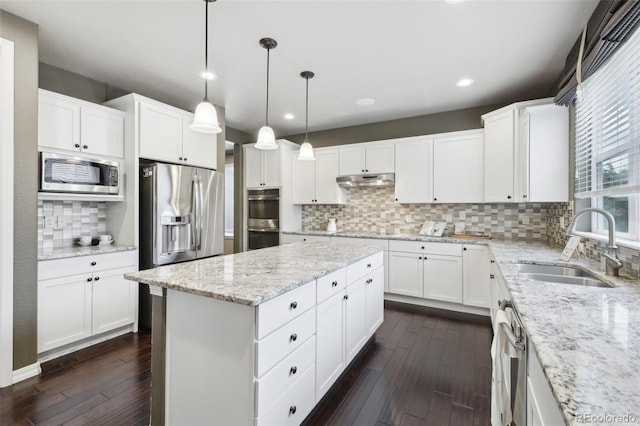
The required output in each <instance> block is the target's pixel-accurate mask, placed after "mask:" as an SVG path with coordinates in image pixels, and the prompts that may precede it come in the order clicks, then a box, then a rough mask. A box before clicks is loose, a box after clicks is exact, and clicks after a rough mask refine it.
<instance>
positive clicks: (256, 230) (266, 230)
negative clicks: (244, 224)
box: [247, 228, 280, 232]
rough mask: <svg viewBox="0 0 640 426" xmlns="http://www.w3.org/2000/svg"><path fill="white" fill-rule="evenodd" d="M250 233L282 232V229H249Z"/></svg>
mask: <svg viewBox="0 0 640 426" xmlns="http://www.w3.org/2000/svg"><path fill="white" fill-rule="evenodd" d="M247 231H249V232H280V228H248V229H247Z"/></svg>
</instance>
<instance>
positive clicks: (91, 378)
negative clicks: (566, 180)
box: [0, 305, 491, 426]
mask: <svg viewBox="0 0 640 426" xmlns="http://www.w3.org/2000/svg"><path fill="white" fill-rule="evenodd" d="M490 345H491V327H490V325H489V323H488V321H487V322H486V323H476V322H471V321H465V320H456V319H450V318H444V317H438V316H434V315H429V314H426V313H423V312H416V311H414V310H405V309H404V308H402V307H399V306H396V305H394V306H392V307H386V308H385V322H384V324H383V325H382V326H381V327H380V329H379V330H378V332H377V334H376V339H375V341H373V342H371V343H370V344H369V345H368V346H367V348H366V349H365V350H364V351H363V353H361V355H360V356H359V357H358V359H357V360H356V361H355V362H354V364H353V365H352V366H351V367H350V368H349V369H348V370H347V371H346V372H345V373H344V375H343V377H342V378H341V379H340V380H339V381H338V382H337V383H336V385H334V387H333V388H332V389H331V390H330V391H329V393H328V394H327V395H326V397H325V398H324V399H323V400H322V401H321V402H320V404H319V405H318V407H317V408H316V409H315V410H314V412H313V413H311V415H310V416H309V417H308V418H307V419H306V421H305V425H363V426H365V425H366V426H368V425H378V426H384V425H401V426H409V425H410V426H414V425H435V426H446V425H451V426H454V425H464V426H467V425H474V426H480V425H489V424H490V386H491V360H490V354H489V348H490ZM150 349H151V336H150V334H148V333H138V334H135V335H134V334H128V335H125V336H122V337H120V338H116V339H113V340H110V341H108V342H104V343H101V344H98V345H95V346H93V347H90V348H87V349H84V350H81V351H78V352H75V353H73V354H70V355H67V356H64V357H61V358H58V359H56V360H53V361H50V362H48V363H45V364H43V366H42V367H43V373H42V375H41V376H39V377H36V378H32V379H29V380H26V381H24V382H21V383H18V384H16V385H14V386H11V387H8V388H4V389H2V390H0V397H1V399H0V425H29V424H37V425H62V424H64V425H148V424H149V396H150V383H151V374H150V368H151V350H150Z"/></svg>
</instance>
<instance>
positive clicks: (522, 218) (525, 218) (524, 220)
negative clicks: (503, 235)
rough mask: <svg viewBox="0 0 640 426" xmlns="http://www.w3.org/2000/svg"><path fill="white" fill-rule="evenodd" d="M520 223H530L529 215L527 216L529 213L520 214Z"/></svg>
mask: <svg viewBox="0 0 640 426" xmlns="http://www.w3.org/2000/svg"><path fill="white" fill-rule="evenodd" d="M520 223H521V224H522V225H528V224H529V216H527V215H522V216H520Z"/></svg>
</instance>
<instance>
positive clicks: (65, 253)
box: [38, 244, 136, 261]
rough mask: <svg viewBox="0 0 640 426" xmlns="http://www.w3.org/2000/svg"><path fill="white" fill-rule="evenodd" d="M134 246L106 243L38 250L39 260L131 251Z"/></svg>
mask: <svg viewBox="0 0 640 426" xmlns="http://www.w3.org/2000/svg"><path fill="white" fill-rule="evenodd" d="M135 249H136V247H134V246H119V245H113V244H111V245H106V246H86V247H83V246H73V247H64V248H50V249H40V250H38V260H39V261H40V260H54V259H64V258H66V257H78V256H92V255H96V254H104V253H114V252H117V251H130V250H135Z"/></svg>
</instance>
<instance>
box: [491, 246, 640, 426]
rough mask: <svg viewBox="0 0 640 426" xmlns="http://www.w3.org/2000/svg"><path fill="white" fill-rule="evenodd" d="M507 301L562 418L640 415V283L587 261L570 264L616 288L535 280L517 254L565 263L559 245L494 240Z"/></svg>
mask: <svg viewBox="0 0 640 426" xmlns="http://www.w3.org/2000/svg"><path fill="white" fill-rule="evenodd" d="M489 246H490V247H491V250H492V252H493V254H494V256H495V257H496V260H497V262H498V263H499V266H500V269H501V272H502V274H503V276H504V278H505V281H506V282H507V285H508V287H509V290H510V293H511V296H512V298H513V302H514V304H515V306H516V309H517V310H518V312H519V314H520V317H521V319H522V322H523V325H524V327H525V329H526V330H527V334H528V337H529V344H532V345H533V347H534V349H535V350H536V352H537V354H538V358H539V359H540V362H541V364H542V367H543V370H544V372H545V375H546V377H547V380H548V381H549V384H550V385H551V389H552V391H553V393H554V394H555V396H556V400H557V401H558V403H559V405H560V408H561V409H562V412H563V414H564V416H565V419H566V421H567V424H569V425H579V424H585V423H587V424H593V423H589V422H588V421H586V417H585V416H587V415H593V416H603V418H604V420H605V421H604V422H602V423H598V424H619V423H615V422H613V423H611V422H610V421H606V420H607V417H604V416H605V415H608V416H609V417H608V419H609V420H612V419H615V417H613V416H616V415H620V416H624V415H630V416H633V417H634V418H635V419H636V420H635V422H633V423H640V283H639V282H638V280H628V279H613V277H609V276H606V275H604V273H603V272H602V271H603V268H602V267H601V266H600V265H596V264H593V263H590V262H585V261H578V260H571V262H570V263H571V264H573V265H577V266H580V267H584V268H586V269H588V270H590V271H592V272H596V273H597V274H598V275H599V277H600V278H601V279H603V280H605V281H609V282H611V283H612V284H613V285H615V286H616V287H615V288H602V287H584V286H578V285H570V284H555V283H547V282H541V281H534V280H531V279H527V278H524V277H523V276H522V275H521V274H519V273H518V271H517V267H516V265H515V264H514V263H516V262H518V261H525V262H532V263H543V264H558V265H566V262H562V261H560V260H559V256H560V253H561V250H560V249H556V248H550V247H549V246H546V245H543V244H530V243H517V242H498V241H492V242H491V243H490V244H489Z"/></svg>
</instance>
